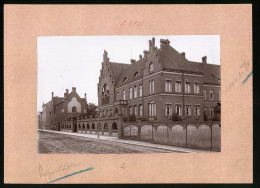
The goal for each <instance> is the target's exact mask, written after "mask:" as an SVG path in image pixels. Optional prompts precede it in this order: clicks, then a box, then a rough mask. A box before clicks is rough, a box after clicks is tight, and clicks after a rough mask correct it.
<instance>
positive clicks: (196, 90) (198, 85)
mask: <svg viewBox="0 0 260 188" xmlns="http://www.w3.org/2000/svg"><path fill="white" fill-rule="evenodd" d="M194 93H196V94H199V93H200V84H199V83H194Z"/></svg>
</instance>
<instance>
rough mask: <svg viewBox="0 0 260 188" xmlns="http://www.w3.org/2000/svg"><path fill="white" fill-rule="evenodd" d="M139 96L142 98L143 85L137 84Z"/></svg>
mask: <svg viewBox="0 0 260 188" xmlns="http://www.w3.org/2000/svg"><path fill="white" fill-rule="evenodd" d="M139 96H140V97H142V96H143V85H142V84H139Z"/></svg>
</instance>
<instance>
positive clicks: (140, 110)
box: [139, 104, 143, 116]
mask: <svg viewBox="0 0 260 188" xmlns="http://www.w3.org/2000/svg"><path fill="white" fill-rule="evenodd" d="M139 115H140V116H143V105H142V104H140V105H139Z"/></svg>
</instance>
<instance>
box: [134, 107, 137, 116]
mask: <svg viewBox="0 0 260 188" xmlns="http://www.w3.org/2000/svg"><path fill="white" fill-rule="evenodd" d="M134 114H135V116H137V114H138V112H137V106H136V105H135V106H134Z"/></svg>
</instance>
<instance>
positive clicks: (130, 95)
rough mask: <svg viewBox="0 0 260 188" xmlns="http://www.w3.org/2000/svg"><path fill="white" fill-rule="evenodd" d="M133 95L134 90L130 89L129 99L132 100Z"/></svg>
mask: <svg viewBox="0 0 260 188" xmlns="http://www.w3.org/2000/svg"><path fill="white" fill-rule="evenodd" d="M132 95H133V91H132V88H131V87H130V88H129V99H132Z"/></svg>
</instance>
